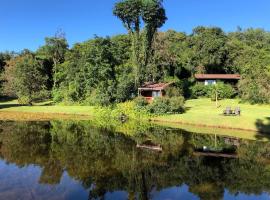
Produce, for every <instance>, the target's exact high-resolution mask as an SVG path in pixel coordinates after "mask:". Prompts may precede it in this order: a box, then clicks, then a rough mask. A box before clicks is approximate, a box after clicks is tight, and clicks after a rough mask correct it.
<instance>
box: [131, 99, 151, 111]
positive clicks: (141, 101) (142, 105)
mask: <svg viewBox="0 0 270 200" xmlns="http://www.w3.org/2000/svg"><path fill="white" fill-rule="evenodd" d="M134 102H135V107H136V108H138V109H142V108H145V107H146V106H147V105H148V102H147V101H146V99H145V98H143V97H137V98H136V99H135V100H134Z"/></svg>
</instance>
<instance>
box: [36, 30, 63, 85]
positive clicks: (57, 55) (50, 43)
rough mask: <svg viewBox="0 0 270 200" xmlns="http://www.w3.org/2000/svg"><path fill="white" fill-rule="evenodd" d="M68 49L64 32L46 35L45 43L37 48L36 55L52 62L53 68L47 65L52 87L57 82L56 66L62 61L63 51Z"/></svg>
mask: <svg viewBox="0 0 270 200" xmlns="http://www.w3.org/2000/svg"><path fill="white" fill-rule="evenodd" d="M67 50H68V43H67V40H66V38H65V35H64V33H62V32H57V33H56V34H55V36H54V37H46V38H45V45H44V46H42V47H41V48H39V49H38V50H37V57H39V58H40V59H42V60H47V61H48V62H52V63H53V68H52V69H50V65H48V68H49V69H48V72H50V71H52V72H51V73H53V74H52V77H53V87H54V88H55V87H56V86H57V84H58V77H57V66H58V65H59V64H61V63H63V62H64V60H65V53H66V51H67Z"/></svg>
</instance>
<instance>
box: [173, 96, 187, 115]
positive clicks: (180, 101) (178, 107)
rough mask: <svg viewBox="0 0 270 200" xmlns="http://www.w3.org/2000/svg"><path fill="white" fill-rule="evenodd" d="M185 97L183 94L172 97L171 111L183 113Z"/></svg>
mask: <svg viewBox="0 0 270 200" xmlns="http://www.w3.org/2000/svg"><path fill="white" fill-rule="evenodd" d="M184 104H185V98H184V97H182V96H178V97H172V98H170V112H173V113H182V112H183V111H184Z"/></svg>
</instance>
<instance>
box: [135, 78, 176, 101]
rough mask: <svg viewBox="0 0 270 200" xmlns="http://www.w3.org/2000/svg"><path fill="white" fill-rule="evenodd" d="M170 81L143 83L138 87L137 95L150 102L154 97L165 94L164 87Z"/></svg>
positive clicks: (167, 85)
mask: <svg viewBox="0 0 270 200" xmlns="http://www.w3.org/2000/svg"><path fill="white" fill-rule="evenodd" d="M171 84H172V83H145V84H143V85H142V86H141V87H140V88H138V95H139V96H142V97H144V98H146V100H147V101H148V102H151V101H153V100H154V98H156V97H163V96H165V89H166V88H167V87H169V86H170V85H171Z"/></svg>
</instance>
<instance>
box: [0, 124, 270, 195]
mask: <svg viewBox="0 0 270 200" xmlns="http://www.w3.org/2000/svg"><path fill="white" fill-rule="evenodd" d="M146 144H147V145H146ZM137 145H144V146H146V147H150V146H149V145H152V146H151V147H153V145H155V147H159V146H158V145H160V147H162V152H158V151H153V150H147V149H142V148H138V147H136V146H137ZM203 149H204V150H203ZM209 152H210V153H212V154H206V153H209ZM269 191H270V144H268V143H262V142H253V141H247V140H235V139H229V138H226V137H220V136H219V137H218V136H217V137H215V136H214V135H203V134H196V133H187V132H185V131H181V130H172V129H168V128H162V127H157V126H154V125H148V124H138V123H133V124H132V123H131V124H130V123H128V124H124V125H116V126H113V125H112V126H106V127H104V125H102V124H100V123H94V122H87V121H82V122H72V121H66V122H61V121H52V122H27V123H26V122H1V123H0V199H1V200H2V199H8V200H13V199H14V200H17V199H19V200H22V199H27V200H28V199H50V200H53V199H57V200H59V199H72V200H73V199H74V200H80V199H85V200H88V199H108V200H109V199H112V200H114V199H117V200H121V199H130V200H131V199H144V200H146V199H155V200H173V199H184V200H189V199H191V200H193V199H205V200H211V199H213V200H216V199H238V200H241V199H243V200H249V199H269Z"/></svg>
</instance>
